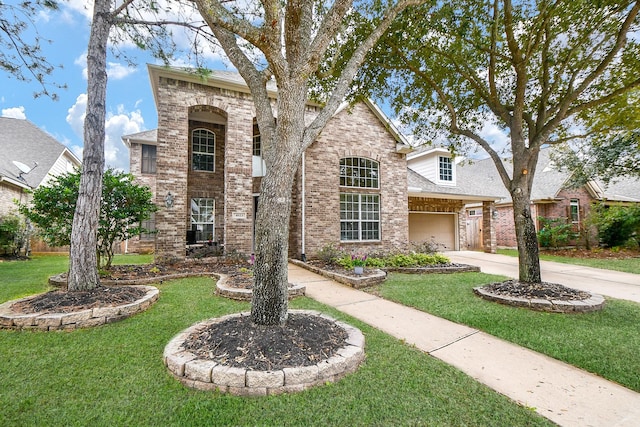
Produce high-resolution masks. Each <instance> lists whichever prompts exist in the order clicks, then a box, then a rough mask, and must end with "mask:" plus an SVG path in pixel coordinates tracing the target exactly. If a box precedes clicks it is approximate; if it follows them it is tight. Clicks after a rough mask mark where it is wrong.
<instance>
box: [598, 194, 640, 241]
mask: <svg viewBox="0 0 640 427" xmlns="http://www.w3.org/2000/svg"><path fill="white" fill-rule="evenodd" d="M591 217H592V221H593V222H594V224H595V226H596V227H597V229H598V238H599V240H600V243H601V244H602V245H603V246H605V247H609V248H611V247H616V246H623V245H625V244H632V245H634V246H635V247H638V245H639V244H640V205H637V204H632V205H628V206H606V205H604V204H598V205H594V207H593V209H592V213H591Z"/></svg>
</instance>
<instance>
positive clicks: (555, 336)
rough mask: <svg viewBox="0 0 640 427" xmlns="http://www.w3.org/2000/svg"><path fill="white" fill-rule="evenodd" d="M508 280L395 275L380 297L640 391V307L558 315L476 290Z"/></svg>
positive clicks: (612, 305) (610, 306) (609, 306)
mask: <svg viewBox="0 0 640 427" xmlns="http://www.w3.org/2000/svg"><path fill="white" fill-rule="evenodd" d="M504 279H505V278H504V277H502V276H492V275H488V274H483V273H460V274H433V275H407V274H390V275H389V277H388V278H387V280H386V282H385V283H383V284H382V285H381V286H380V293H381V295H382V296H383V297H385V298H387V299H390V300H394V301H397V302H399V303H401V304H404V305H408V306H411V307H415V308H417V309H419V310H422V311H426V312H429V313H431V314H434V315H436V316H439V317H443V318H446V319H449V320H452V321H454V322H457V323H462V324H465V325H469V326H471V327H473V328H476V329H480V330H482V331H485V332H487V333H489V334H491V335H494V336H496V337H500V338H502V339H505V340H507V341H511V342H513V343H516V344H519V345H521V346H524V347H527V348H530V349H533V350H536V351H538V352H540V353H544V354H547V355H549V356H551V357H553V358H556V359H559V360H562V361H565V362H567V363H569V364H571V365H574V366H577V367H579V368H582V369H585V370H587V371H590V372H593V373H595V374H598V375H600V376H602V377H604V378H607V379H609V380H612V381H615V382H618V383H620V384H622V385H624V386H625V387H628V388H630V389H632V390H635V391H638V392H640V376H638V372H640V351H639V350H640V334H639V333H638V325H640V304H637V303H634V302H629V301H622V300H613V299H607V302H606V305H605V308H604V309H603V310H602V311H599V312H596V313H586V314H557V313H543V312H537V311H531V310H528V309H524V308H515V307H510V306H506V305H501V304H497V303H493V302H489V301H485V300H483V299H481V298H479V297H477V296H475V295H474V294H473V292H472V288H473V287H475V286H481V285H483V284H488V283H491V282H495V281H502V280H504Z"/></svg>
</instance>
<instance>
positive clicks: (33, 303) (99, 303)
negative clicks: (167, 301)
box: [11, 286, 147, 314]
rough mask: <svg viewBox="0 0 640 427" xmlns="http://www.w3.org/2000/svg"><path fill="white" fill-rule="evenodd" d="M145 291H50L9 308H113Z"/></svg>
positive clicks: (62, 310) (127, 288) (44, 311)
mask: <svg viewBox="0 0 640 427" xmlns="http://www.w3.org/2000/svg"><path fill="white" fill-rule="evenodd" d="M146 293H147V290H146V289H141V288H138V287H134V286H98V287H97V288H96V289H93V290H91V291H63V290H57V291H51V292H47V293H44V294H41V295H38V296H35V297H33V298H30V299H28V300H23V301H19V302H17V303H15V304H13V305H12V306H11V310H12V311H14V312H18V313H25V314H30V313H42V314H48V313H73V312H76V311H81V310H87V309H91V308H96V307H115V306H118V305H125V304H130V303H133V302H135V301H137V300H139V299H140V298H142V297H144V296H145V295H146Z"/></svg>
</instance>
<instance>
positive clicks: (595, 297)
mask: <svg viewBox="0 0 640 427" xmlns="http://www.w3.org/2000/svg"><path fill="white" fill-rule="evenodd" d="M473 292H474V293H475V294H476V295H478V296H479V297H481V298H484V299H486V300H488V301H493V302H498V303H500V304H505V305H511V306H514V307H524V308H528V309H531V310H537V311H547V312H552V313H589V312H592V311H598V310H602V308H603V307H604V305H605V299H604V297H603V296H602V295H599V294H591V297H590V298H587V299H585V300H569V301H563V300H547V299H540V298H519V297H510V296H505V295H498V294H494V293H492V292H489V291H487V290H485V289H483V288H482V286H479V287H476V288H473Z"/></svg>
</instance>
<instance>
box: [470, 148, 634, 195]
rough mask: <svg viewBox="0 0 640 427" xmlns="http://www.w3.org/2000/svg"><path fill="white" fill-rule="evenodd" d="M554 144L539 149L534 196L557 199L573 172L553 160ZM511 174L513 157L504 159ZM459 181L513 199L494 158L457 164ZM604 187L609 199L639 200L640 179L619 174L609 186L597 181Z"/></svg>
mask: <svg viewBox="0 0 640 427" xmlns="http://www.w3.org/2000/svg"><path fill="white" fill-rule="evenodd" d="M551 150H552V148H544V149H542V150H540V155H539V157H538V166H537V168H536V174H535V176H534V178H533V186H532V188H531V200H534V201H536V200H550V199H555V198H556V197H557V195H558V193H559V192H560V190H562V188H563V187H564V186H565V185H567V183H568V181H569V178H570V175H571V174H570V173H569V172H568V171H567V170H563V169H559V168H558V167H557V166H556V165H555V164H554V162H553V161H552V160H551ZM504 162H505V166H506V167H507V171H508V173H509V176H512V170H511V159H506V160H504ZM457 174H458V175H457V181H458V186H459V187H466V188H468V191H473V192H478V194H482V192H483V191H488V190H489V189H490V191H491V192H493V193H497V194H499V195H500V196H501V197H502V200H501V201H502V202H503V203H508V202H511V196H510V195H509V192H508V191H507V189H506V187H505V186H504V184H503V183H502V179H501V178H500V175H499V174H498V171H497V169H496V167H495V165H494V163H493V161H492V160H491V159H484V160H476V161H473V163H471V164H465V165H458V169H457ZM597 184H598V185H599V186H600V188H603V189H604V197H605V198H607V199H608V200H616V201H640V181H639V180H636V179H630V178H620V179H619V180H618V181H617V182H616V183H612V184H611V185H609V187H605V186H603V185H602V184H601V183H597Z"/></svg>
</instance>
